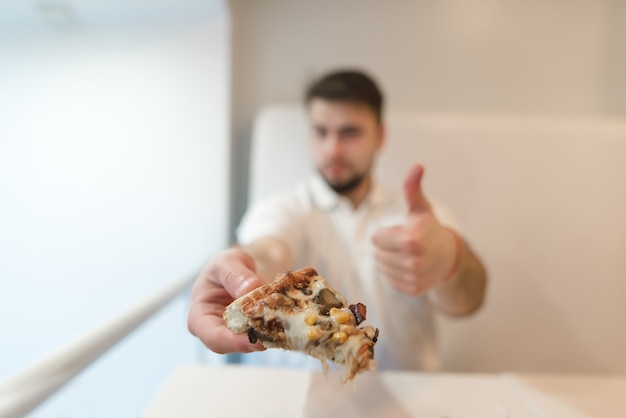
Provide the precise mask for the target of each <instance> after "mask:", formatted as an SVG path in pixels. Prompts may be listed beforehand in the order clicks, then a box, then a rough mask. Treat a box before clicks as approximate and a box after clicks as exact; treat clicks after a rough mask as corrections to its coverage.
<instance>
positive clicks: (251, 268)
mask: <svg viewBox="0 0 626 418" xmlns="http://www.w3.org/2000/svg"><path fill="white" fill-rule="evenodd" d="M214 266H215V268H216V269H218V271H216V272H211V273H210V274H209V275H208V276H209V280H217V281H218V283H217V284H218V285H220V286H223V287H224V289H226V291H227V292H228V293H229V294H230V295H232V296H233V298H235V299H236V298H238V297H241V296H243V295H245V294H246V293H248V292H250V291H252V290H253V289H256V288H257V287H259V286H262V285H264V284H265V280H263V279H262V278H261V277H259V276H258V275H257V274H256V266H255V263H254V259H253V258H252V257H251V256H250V255H248V254H247V253H245V252H244V251H241V250H233V251H231V252H230V253H228V255H227V256H225V260H224V262H218V263H215V264H214Z"/></svg>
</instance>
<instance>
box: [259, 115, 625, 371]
mask: <svg viewBox="0 0 626 418" xmlns="http://www.w3.org/2000/svg"><path fill="white" fill-rule="evenodd" d="M387 130H388V141H387V145H386V147H385V150H384V152H383V154H382V155H381V157H380V159H379V161H378V164H377V168H376V171H377V174H378V176H379V177H380V178H381V179H382V181H384V182H385V183H388V184H389V185H397V186H398V187H400V185H401V182H402V179H403V178H404V175H405V173H406V172H407V170H408V168H409V166H410V165H411V164H412V163H415V162H421V163H423V164H424V165H425V166H426V176H425V178H424V183H425V184H424V187H425V191H426V193H427V195H428V196H431V197H435V198H437V200H440V201H442V202H444V203H445V204H446V205H447V206H448V207H449V208H450V209H451V210H452V211H453V213H454V214H455V216H456V218H457V220H458V221H459V224H460V226H461V231H462V234H463V235H464V236H465V237H467V239H468V240H469V242H470V244H471V245H472V247H473V248H474V250H475V251H476V252H477V253H478V254H479V255H480V256H481V257H482V258H483V260H484V262H485V264H486V266H487V269H488V272H489V288H488V294H487V301H486V304H485V306H484V308H483V309H482V310H481V311H479V312H478V313H476V314H475V315H474V316H472V317H470V318H464V319H454V320H450V319H446V318H440V319H439V322H440V323H439V340H440V341H439V342H440V350H441V357H442V364H443V369H444V370H449V371H518V372H524V371H533V372H537V371H538V372H581V373H582V372H590V373H600V372H620V373H624V372H626V121H619V120H599V119H593V120H592V119H580V118H579V119H569V120H568V119H547V118H541V117H522V116H497V115H468V114H442V113H437V114H436V113H426V112H422V111H413V110H408V111H400V110H396V111H394V110H392V111H390V112H389V113H388V116H387ZM308 137H309V131H308V127H307V123H306V118H305V115H304V114H303V112H302V110H301V109H300V108H299V107H298V106H269V107H266V108H264V109H263V110H262V111H261V112H260V113H259V114H258V117H257V119H256V123H255V126H254V132H253V138H252V148H251V169H250V190H249V197H250V200H251V201H254V200H256V199H258V198H259V197H261V196H264V195H266V194H268V193H271V192H275V191H278V190H281V189H284V188H287V187H291V186H293V184H294V182H295V181H297V180H299V179H304V178H306V177H307V176H308V175H309V174H310V173H311V171H312V167H311V162H310V159H309V152H308Z"/></svg>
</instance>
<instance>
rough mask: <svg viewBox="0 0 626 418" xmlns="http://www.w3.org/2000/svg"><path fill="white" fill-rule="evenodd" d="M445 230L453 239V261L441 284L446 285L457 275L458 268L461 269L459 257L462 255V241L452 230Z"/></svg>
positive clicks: (448, 228)
mask: <svg viewBox="0 0 626 418" xmlns="http://www.w3.org/2000/svg"><path fill="white" fill-rule="evenodd" d="M445 228H446V229H447V230H448V231H450V233H451V234H452V236H453V238H454V259H453V260H452V267H450V270H449V271H448V272H447V273H446V275H445V276H443V282H444V283H447V282H449V281H451V280H452V279H454V278H455V277H456V276H457V274H458V273H459V268H460V267H461V256H462V255H463V240H462V239H461V236H460V235H459V234H458V233H457V232H456V231H455V230H454V229H452V228H450V227H447V226H446V227H445Z"/></svg>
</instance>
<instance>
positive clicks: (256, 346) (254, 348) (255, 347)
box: [248, 344, 267, 351]
mask: <svg viewBox="0 0 626 418" xmlns="http://www.w3.org/2000/svg"><path fill="white" fill-rule="evenodd" d="M248 350H249V351H265V350H267V348H265V347H264V346H262V345H261V344H250V345H248Z"/></svg>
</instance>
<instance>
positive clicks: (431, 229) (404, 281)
mask: <svg viewBox="0 0 626 418" xmlns="http://www.w3.org/2000/svg"><path fill="white" fill-rule="evenodd" d="M423 175H424V167H423V166H421V165H415V166H414V167H413V168H412V169H411V170H410V171H409V173H408V175H407V177H406V179H405V181H404V193H405V198H406V202H407V206H408V215H407V218H406V222H405V223H404V225H401V226H395V227H390V228H382V229H380V230H379V231H378V232H376V234H374V236H373V242H374V246H375V257H376V263H377V267H378V269H379V270H380V271H381V272H382V273H383V274H384V275H385V277H386V279H387V281H388V282H389V284H390V285H391V286H393V287H394V288H395V289H397V290H399V291H400V292H403V293H407V294H410V295H414V296H417V295H421V294H424V293H425V292H427V291H428V290H430V289H431V288H433V287H434V286H436V285H438V284H440V283H443V282H444V281H446V280H449V279H451V277H450V276H451V273H453V269H454V268H455V266H454V265H455V263H456V260H457V251H460V250H461V248H457V243H456V238H455V236H454V232H452V231H451V230H450V229H449V228H447V227H445V226H443V225H442V224H441V223H439V221H438V220H437V218H436V217H435V215H434V213H433V211H432V207H431V205H430V202H429V201H428V199H427V198H426V196H425V195H424V193H423V192H422V184H421V182H422V177H423Z"/></svg>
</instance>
